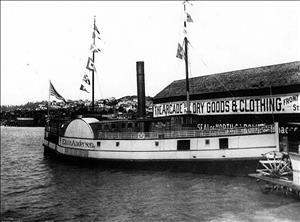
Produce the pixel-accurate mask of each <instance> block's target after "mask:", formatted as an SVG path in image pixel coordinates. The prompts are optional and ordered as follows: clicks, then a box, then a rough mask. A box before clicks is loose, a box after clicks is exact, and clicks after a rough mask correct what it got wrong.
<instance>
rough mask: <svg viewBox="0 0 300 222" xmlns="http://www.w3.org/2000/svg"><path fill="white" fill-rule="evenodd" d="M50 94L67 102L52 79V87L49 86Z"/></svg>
mask: <svg viewBox="0 0 300 222" xmlns="http://www.w3.org/2000/svg"><path fill="white" fill-rule="evenodd" d="M49 94H50V96H54V97H55V98H57V99H59V100H62V101H64V102H66V100H65V99H64V98H63V97H62V96H61V95H60V94H59V93H58V92H57V91H56V90H55V88H54V86H53V85H52V83H51V81H50V87H49Z"/></svg>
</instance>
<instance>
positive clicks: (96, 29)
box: [94, 24, 100, 35]
mask: <svg viewBox="0 0 300 222" xmlns="http://www.w3.org/2000/svg"><path fill="white" fill-rule="evenodd" d="M94 29H95V31H96V32H97V33H98V34H99V35H100V32H99V30H98V28H97V26H96V24H95V27H94Z"/></svg>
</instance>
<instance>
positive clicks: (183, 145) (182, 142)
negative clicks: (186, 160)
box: [177, 140, 191, 151]
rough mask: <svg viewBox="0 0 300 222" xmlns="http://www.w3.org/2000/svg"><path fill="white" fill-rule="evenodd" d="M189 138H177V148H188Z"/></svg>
mask: <svg viewBox="0 0 300 222" xmlns="http://www.w3.org/2000/svg"><path fill="white" fill-rule="evenodd" d="M190 142H191V141H190V140H177V150H180V151H182V150H190V149H191V148H190Z"/></svg>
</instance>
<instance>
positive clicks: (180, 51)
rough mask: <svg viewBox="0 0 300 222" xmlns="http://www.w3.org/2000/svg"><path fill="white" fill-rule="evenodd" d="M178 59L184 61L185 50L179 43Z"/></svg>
mask: <svg viewBox="0 0 300 222" xmlns="http://www.w3.org/2000/svg"><path fill="white" fill-rule="evenodd" d="M176 57H177V58H179V59H182V58H183V48H182V46H181V45H180V44H179V43H178V48H177V55H176Z"/></svg>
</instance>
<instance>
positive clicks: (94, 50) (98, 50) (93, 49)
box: [90, 44, 101, 52]
mask: <svg viewBox="0 0 300 222" xmlns="http://www.w3.org/2000/svg"><path fill="white" fill-rule="evenodd" d="M90 50H91V51H92V52H101V50H100V49H99V48H97V46H96V45H95V44H92V45H91V48H90Z"/></svg>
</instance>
